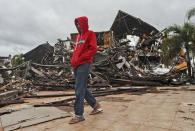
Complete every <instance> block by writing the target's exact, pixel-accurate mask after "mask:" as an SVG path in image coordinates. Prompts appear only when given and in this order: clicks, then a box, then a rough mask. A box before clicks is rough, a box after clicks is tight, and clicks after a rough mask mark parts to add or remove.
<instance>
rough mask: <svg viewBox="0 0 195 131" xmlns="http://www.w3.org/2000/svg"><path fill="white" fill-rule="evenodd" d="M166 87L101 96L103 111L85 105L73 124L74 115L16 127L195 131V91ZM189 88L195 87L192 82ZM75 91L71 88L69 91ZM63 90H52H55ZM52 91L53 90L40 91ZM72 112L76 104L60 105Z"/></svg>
mask: <svg viewBox="0 0 195 131" xmlns="http://www.w3.org/2000/svg"><path fill="white" fill-rule="evenodd" d="M160 88H163V89H165V88H169V89H178V90H166V91H165V92H155V93H154V92H153V93H145V94H140V93H137V94H136V93H135V94H132V93H124V94H118V95H108V96H103V97H98V98H97V100H98V101H99V102H100V104H101V106H102V109H103V110H104V111H103V113H101V114H98V115H94V116H91V115H89V113H90V112H91V110H92V108H91V107H90V106H88V105H85V113H84V116H85V121H83V122H80V123H77V124H73V125H70V124H68V122H69V120H70V119H71V117H67V118H62V119H57V120H53V121H49V122H46V123H42V124H38V125H34V126H30V127H26V128H22V129H18V130H17V131H195V91H188V90H186V89H184V87H160ZM188 89H195V86H190V88H188ZM69 92H70V93H72V91H69ZM56 93H57V94H60V93H64V92H52V94H56ZM39 94H51V92H39ZM63 98H64V97H60V98H44V99H35V98H31V99H27V100H26V101H28V102H29V103H27V104H22V105H11V106H8V107H6V108H21V107H27V106H32V104H34V103H40V102H42V101H54V100H60V99H63ZM58 108H60V109H61V110H63V111H66V112H69V113H72V112H73V107H58Z"/></svg>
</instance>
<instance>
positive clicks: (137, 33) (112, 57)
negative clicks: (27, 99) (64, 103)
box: [0, 11, 182, 103]
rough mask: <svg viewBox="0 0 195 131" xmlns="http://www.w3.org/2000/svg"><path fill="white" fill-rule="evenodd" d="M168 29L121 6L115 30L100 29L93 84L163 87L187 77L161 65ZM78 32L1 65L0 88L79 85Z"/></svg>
mask: <svg viewBox="0 0 195 131" xmlns="http://www.w3.org/2000/svg"><path fill="white" fill-rule="evenodd" d="M165 30H166V29H164V30H162V31H158V30H157V29H156V28H154V27H153V26H151V25H150V24H147V23H146V22H143V21H142V20H141V19H139V18H136V17H134V16H131V15H129V14H127V13H125V12H123V11H119V12H118V14H117V16H116V18H115V20H114V22H113V24H112V26H111V28H110V31H105V32H96V36H97V42H98V52H97V54H96V55H95V56H94V63H93V64H92V69H91V71H90V75H89V84H88V87H92V88H105V87H106V88H110V87H119V86H129V85H139V86H140V85H141V86H161V85H169V84H171V81H172V79H173V78H175V79H177V78H181V76H182V75H181V74H178V73H173V72H172V70H171V69H165V68H161V69H160V70H159V67H160V66H161V65H163V64H162V55H163V54H162V51H161V50H160V45H161V44H162V40H163V38H164V35H163V32H164V31H165ZM76 35H77V34H76V33H72V34H71V39H69V38H67V40H61V39H58V42H57V43H56V44H55V45H54V46H51V45H50V44H49V43H48V42H47V43H45V44H42V45H39V46H38V47H36V48H35V49H33V50H31V51H29V52H27V53H26V54H24V59H25V62H24V63H23V64H21V65H18V66H16V67H13V68H11V67H8V66H7V67H6V68H5V67H3V66H1V68H0V83H1V85H0V86H1V87H0V91H1V92H6V91H13V90H16V91H17V92H19V93H18V96H22V95H24V94H26V93H30V92H32V91H34V90H66V89H70V88H74V76H73V67H72V66H71V64H70V60H71V56H72V52H73V45H74V42H73V41H74V40H75V38H76V37H75V36H76ZM0 59H1V58H0ZM0 62H1V61H0ZM162 69H164V71H162ZM15 98H18V97H15ZM15 98H14V100H15ZM7 100H10V98H9V99H7ZM0 103H1V102H0Z"/></svg>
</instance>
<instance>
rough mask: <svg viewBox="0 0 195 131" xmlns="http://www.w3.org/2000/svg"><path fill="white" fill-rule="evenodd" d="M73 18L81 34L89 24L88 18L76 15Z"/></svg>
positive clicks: (86, 29)
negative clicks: (76, 16)
mask: <svg viewBox="0 0 195 131" xmlns="http://www.w3.org/2000/svg"><path fill="white" fill-rule="evenodd" d="M75 20H77V21H78V22H79V25H80V27H81V32H82V34H84V33H85V32H87V31H88V29H89V25H88V18H87V17H86V16H82V17H78V18H76V19H75Z"/></svg>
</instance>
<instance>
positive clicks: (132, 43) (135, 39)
mask: <svg viewBox="0 0 195 131" xmlns="http://www.w3.org/2000/svg"><path fill="white" fill-rule="evenodd" d="M127 39H128V40H130V42H129V46H136V45H137V44H138V42H139V40H140V38H139V37H138V36H133V35H127Z"/></svg>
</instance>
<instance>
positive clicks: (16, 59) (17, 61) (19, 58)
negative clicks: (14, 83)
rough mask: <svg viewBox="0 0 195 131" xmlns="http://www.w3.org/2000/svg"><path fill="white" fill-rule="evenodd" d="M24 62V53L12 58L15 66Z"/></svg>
mask: <svg viewBox="0 0 195 131" xmlns="http://www.w3.org/2000/svg"><path fill="white" fill-rule="evenodd" d="M23 62H24V59H23V54H18V55H15V56H14V57H13V58H12V66H13V67H15V66H18V65H20V64H22V63H23Z"/></svg>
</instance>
